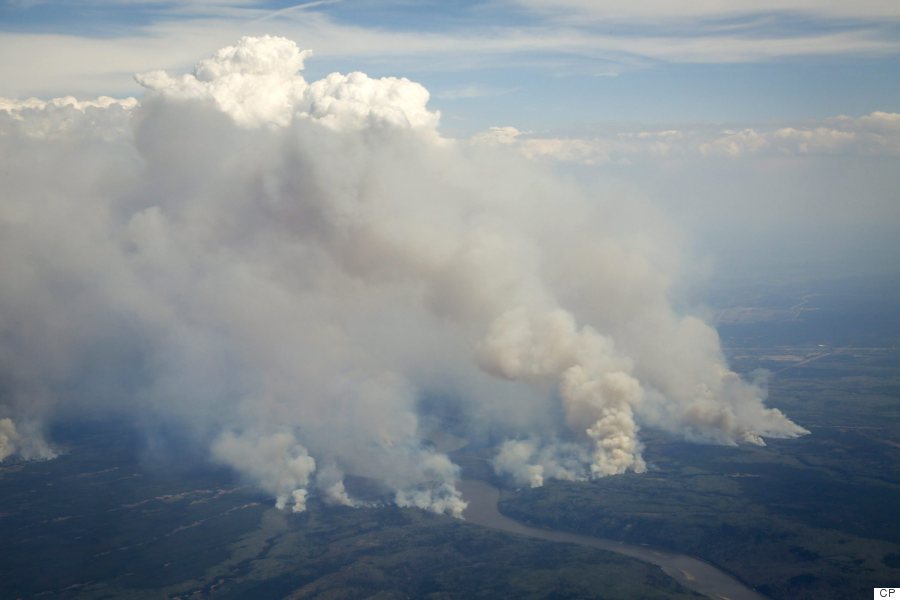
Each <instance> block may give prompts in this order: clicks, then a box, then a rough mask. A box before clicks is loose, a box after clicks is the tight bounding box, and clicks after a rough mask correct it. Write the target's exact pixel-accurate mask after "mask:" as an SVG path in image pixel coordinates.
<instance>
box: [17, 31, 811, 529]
mask: <svg viewBox="0 0 900 600" xmlns="http://www.w3.org/2000/svg"><path fill="white" fill-rule="evenodd" d="M308 55H309V54H308V52H302V51H300V50H299V48H298V47H297V46H296V45H295V44H294V43H293V42H291V41H288V40H286V39H283V38H276V37H261V38H243V39H241V40H240V41H239V42H238V44H236V45H235V46H230V47H228V48H224V49H223V50H220V51H219V52H217V53H216V54H215V55H214V56H213V57H212V58H210V59H207V60H204V61H202V62H200V63H199V64H198V65H197V67H196V68H195V69H194V71H193V73H191V74H187V75H181V76H174V75H170V74H167V73H164V72H151V73H149V74H144V75H140V76H138V80H139V81H140V82H141V83H142V84H143V85H144V86H145V87H146V88H147V93H146V95H145V96H144V98H143V99H142V100H141V101H140V104H139V105H138V104H137V103H136V102H135V101H132V100H127V101H121V102H118V101H108V100H99V101H97V102H93V103H90V102H87V103H85V102H81V103H79V102H74V101H73V102H69V101H66V100H63V101H55V102H49V103H46V104H40V103H36V102H31V103H30V104H29V102H24V103H22V102H15V101H5V102H4V104H2V106H3V109H2V111H0V115H3V119H2V120H0V125H2V129H0V132H2V133H0V148H2V151H3V153H4V156H9V157H10V162H9V164H8V165H7V166H8V167H9V168H8V170H7V171H6V172H5V173H4V178H5V182H4V183H5V186H4V188H5V193H4V196H3V203H2V205H0V211H2V212H0V228H2V235H0V267H2V273H3V285H2V286H0V326H2V329H3V336H2V337H0V340H2V341H0V385H2V388H0V390H2V395H0V398H2V399H3V409H2V414H4V415H9V417H7V418H6V420H4V421H3V422H2V423H3V425H2V427H3V432H4V433H3V434H4V436H5V437H4V438H3V442H2V444H3V445H2V447H3V448H4V450H3V452H5V453H6V454H7V455H10V454H12V453H16V452H18V453H19V454H22V455H25V453H24V452H23V451H22V450H21V449H20V448H21V447H22V446H20V442H19V437H17V436H18V435H19V434H17V433H16V430H15V428H13V426H12V423H13V420H15V422H16V423H19V422H34V423H38V422H40V420H41V419H44V420H47V419H64V418H67V417H69V416H71V415H77V414H79V413H80V411H82V410H84V409H85V408H91V409H93V410H109V411H116V412H117V413H120V414H121V413H124V414H132V413H141V414H147V413H158V414H159V415H162V416H164V417H165V418H167V419H173V420H176V421H177V422H179V423H181V424H183V425H184V427H185V428H186V429H187V430H188V431H190V432H191V433H192V434H193V435H195V436H196V438H197V439H198V440H200V441H201V442H203V443H205V444H208V447H209V448H210V455H211V457H212V458H213V459H214V460H217V461H219V462H221V463H224V464H227V465H230V466H232V467H233V468H235V469H236V470H237V471H239V472H240V473H242V474H244V475H245V476H246V477H248V478H249V479H250V480H252V481H254V482H256V483H257V484H258V485H259V486H260V487H261V488H262V489H264V490H266V491H267V492H269V493H271V494H272V495H273V496H274V497H275V498H276V504H277V505H278V506H280V507H284V508H291V509H292V510H294V511H302V510H304V509H305V507H306V504H307V502H308V501H309V499H310V498H311V497H314V496H317V497H319V498H321V499H322V500H324V501H325V502H328V503H332V504H340V505H349V506H352V505H356V504H358V503H359V502H360V501H359V500H357V499H354V498H353V497H352V495H351V494H350V493H349V492H348V489H347V487H345V486H344V483H343V477H344V474H347V475H353V476H359V477H367V478H370V479H372V480H375V481H378V482H380V484H381V485H382V486H383V487H384V488H385V489H386V490H387V491H389V492H390V495H391V497H392V498H393V501H394V502H395V503H396V504H397V505H399V506H415V507H419V508H423V509H428V510H432V511H436V512H442V513H447V514H451V515H455V516H460V515H461V514H462V511H463V509H464V508H465V502H464V500H463V499H462V497H461V495H460V493H459V491H458V489H457V487H456V483H457V481H458V479H459V477H460V470H459V467H458V466H457V465H455V464H454V463H453V461H452V460H451V459H450V457H448V456H447V455H446V454H444V453H442V452H440V451H438V450H436V449H435V448H434V447H433V446H432V445H431V444H429V443H426V441H425V440H424V439H423V436H425V435H426V433H427V432H426V430H428V429H433V428H434V427H435V425H434V422H433V421H434V419H435V418H436V417H435V414H437V415H440V414H441V413H442V411H441V410H435V409H434V406H435V403H437V404H440V405H442V406H443V408H446V409H448V410H449V411H450V412H453V413H454V414H459V415H461V417H460V419H461V423H462V424H463V425H462V427H463V428H464V429H465V434H466V435H469V436H472V437H475V436H478V435H479V434H481V433H485V432H489V433H490V434H491V435H494V436H500V437H501V438H503V437H505V438H506V439H507V441H506V442H505V443H502V444H501V445H500V446H499V448H498V454H497V459H496V461H495V466H496V468H497V470H498V471H499V472H502V473H508V474H510V475H512V476H513V478H514V479H516V480H518V481H522V482H524V483H527V484H529V485H539V484H541V483H542V482H543V481H544V479H545V478H548V477H550V478H553V477H556V478H564V479H583V478H590V477H602V476H607V475H614V474H618V473H623V472H626V471H635V472H641V471H643V470H644V469H645V467H646V466H645V463H644V460H643V458H642V444H641V441H640V428H641V427H642V426H652V427H658V428H662V429H666V430H668V431H671V432H673V433H675V434H678V435H681V436H684V437H686V438H688V439H696V440H704V441H711V442H718V443H726V444H734V443H741V442H751V443H761V442H762V438H763V437H767V436H768V437H794V436H797V435H801V434H803V433H806V432H805V430H804V429H803V428H801V427H799V426H797V425H795V424H794V423H792V422H791V421H790V420H789V419H788V418H787V417H785V416H784V415H783V414H781V413H780V412H779V411H777V410H774V409H770V408H767V407H765V405H764V401H765V391H764V389H763V388H762V387H761V386H760V385H757V384H755V383H752V382H746V381H744V380H742V379H741V378H740V377H739V376H738V375H736V374H735V373H734V372H733V371H731V370H730V369H729V368H728V365H727V363H726V361H725V359H724V357H723V355H722V352H721V348H720V345H719V340H718V337H717V336H716V333H715V331H714V330H713V329H712V328H711V327H710V326H709V325H707V324H706V323H704V322H703V321H701V320H700V319H698V318H696V317H692V316H690V315H684V314H680V313H679V312H678V311H676V310H675V309H674V308H673V307H672V305H671V303H670V300H669V294H670V287H671V285H672V282H673V281H674V280H675V279H677V275H678V265H677V260H675V259H674V258H673V257H675V256H676V255H677V252H676V251H675V250H676V249H675V248H674V247H673V245H672V243H671V242H670V241H669V238H668V236H667V235H666V233H665V229H663V228H659V227H657V225H656V223H655V221H654V219H651V218H648V214H647V213H646V212H645V211H642V210H635V208H634V206H632V205H630V204H627V203H622V202H619V201H618V200H617V199H616V198H614V197H609V198H606V197H601V198H598V197H592V196H591V195H589V194H588V193H587V192H586V191H585V190H584V189H582V188H580V187H578V186H577V185H575V184H574V183H572V182H570V181H567V180H564V179H562V178H560V177H558V176H556V175H555V174H554V173H553V172H552V170H549V169H544V168H542V167H539V166H535V165H534V164H531V163H528V162H527V161H524V160H523V159H522V158H521V157H519V156H517V155H516V153H515V152H511V151H510V150H509V148H508V147H507V146H509V144H502V143H501V144H487V145H486V144H483V143H472V142H469V141H454V140H449V139H446V138H443V137H441V135H440V133H439V131H438V129H437V126H438V122H439V115H438V114H437V113H436V112H434V111H432V110H430V109H429V108H428V106H427V101H428V92H427V91H426V90H425V89H424V88H423V87H422V86H421V85H419V84H416V83H413V82H410V81H408V80H406V79H400V78H391V77H386V78H381V79H374V78H370V77H368V76H366V75H364V74H362V73H350V74H346V75H345V74H337V73H336V74H332V75H328V76H327V77H325V78H323V79H321V80H319V81H315V82H311V83H310V82H307V81H306V80H305V79H304V78H303V77H302V76H301V75H300V74H299V73H297V71H298V70H299V69H301V68H302V66H303V63H304V60H305V59H306V58H307V57H308ZM504 136H505V137H506V138H507V139H513V140H515V139H516V138H517V135H516V134H515V132H505V133H504V132H500V138H503V137H504ZM662 137H664V138H668V137H677V136H672V135H669V134H667V135H665V136H662ZM445 405H447V406H445ZM429 406H430V407H431V408H427V407H429ZM451 409H452V410H451ZM424 411H431V413H429V414H428V415H426V414H423V412H424ZM425 417H427V419H426V418H425ZM426 421H427V422H428V425H427V427H426V426H425V423H426ZM437 421H438V426H439V425H440V418H439V417H437ZM456 433H459V431H457V432H456Z"/></svg>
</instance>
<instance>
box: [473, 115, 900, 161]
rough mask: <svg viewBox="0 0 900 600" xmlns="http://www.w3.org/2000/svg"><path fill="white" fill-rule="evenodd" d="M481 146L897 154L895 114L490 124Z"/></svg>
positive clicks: (611, 153)
mask: <svg viewBox="0 0 900 600" xmlns="http://www.w3.org/2000/svg"><path fill="white" fill-rule="evenodd" d="M471 141H472V142H473V143H475V144H480V145H488V146H490V145H504V146H509V147H513V148H515V149H517V150H518V151H519V152H521V153H522V154H523V155H524V156H526V157H528V158H530V159H547V160H553V161H559V162H573V163H580V164H585V165H600V164H608V163H614V164H628V163H630V162H632V161H647V160H658V159H665V158H673V159H684V158H697V157H731V158H739V157H742V156H748V155H771V156H817V155H857V156H897V155H900V114H897V113H888V112H873V113H871V114H869V115H865V116H862V117H847V116H839V117H833V118H830V119H825V120H824V121H822V122H820V123H818V124H812V125H810V124H804V125H796V126H785V127H772V128H767V129H763V128H758V127H757V128H753V127H746V128H743V129H737V130H735V129H727V130H718V131H716V130H710V129H709V128H708V127H702V128H694V129H690V128H686V129H681V130H678V129H663V130H657V131H635V132H612V133H609V134H607V135H603V136H593V137H586V138H577V137H565V138H563V137H544V136H540V135H537V134H529V133H523V132H520V131H519V130H518V129H516V128H515V127H509V126H507V127H492V128H490V129H488V130H486V131H483V132H480V133H478V134H476V135H474V136H472V138H471Z"/></svg>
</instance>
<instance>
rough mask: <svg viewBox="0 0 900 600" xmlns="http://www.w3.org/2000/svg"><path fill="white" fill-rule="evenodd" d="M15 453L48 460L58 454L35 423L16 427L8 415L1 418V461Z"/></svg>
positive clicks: (26, 458) (30, 458)
mask: <svg viewBox="0 0 900 600" xmlns="http://www.w3.org/2000/svg"><path fill="white" fill-rule="evenodd" d="M13 455H17V456H20V457H21V458H23V459H25V460H48V459H51V458H56V456H57V454H56V451H54V450H53V448H51V447H50V445H49V444H47V442H46V441H45V440H44V436H43V435H42V434H41V432H40V430H39V429H38V427H37V425H36V424H35V423H25V424H24V426H22V427H16V424H15V422H14V421H13V420H12V419H10V418H8V417H7V418H3V419H0V461H3V460H5V459H6V458H8V457H10V456H13Z"/></svg>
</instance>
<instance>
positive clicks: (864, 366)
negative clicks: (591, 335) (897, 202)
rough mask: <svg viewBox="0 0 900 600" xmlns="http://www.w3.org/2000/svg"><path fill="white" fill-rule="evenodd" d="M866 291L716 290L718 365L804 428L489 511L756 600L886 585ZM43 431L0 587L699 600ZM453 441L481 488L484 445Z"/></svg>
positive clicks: (899, 413) (889, 574)
mask: <svg viewBox="0 0 900 600" xmlns="http://www.w3.org/2000/svg"><path fill="white" fill-rule="evenodd" d="M864 291H865V290H864ZM867 293H868V292H867ZM885 297H887V298H888V299H889V298H891V297H895V296H891V295H890V294H887V296H884V295H877V296H873V298H874V299H875V300H874V302H875V304H876V306H874V307H873V306H870V305H866V306H868V308H867V309H866V310H865V311H861V310H860V309H859V306H858V305H859V302H860V300H859V298H857V296H854V295H852V294H851V295H849V296H841V295H840V294H837V295H835V294H831V295H829V293H828V292H827V290H826V291H825V292H823V291H821V289H819V290H818V291H817V290H816V289H813V290H809V289H806V288H804V287H803V286H800V285H797V286H786V287H785V288H784V289H780V290H775V291H774V292H770V293H767V294H757V295H753V296H751V297H749V299H748V297H747V295H746V294H743V293H738V294H735V296H734V297H733V298H723V299H720V305H721V306H722V307H723V308H721V309H720V311H719V313H718V314H719V315H720V318H721V322H720V331H721V333H722V337H723V340H724V342H725V346H726V348H727V351H728V352H729V357H730V359H731V361H732V364H733V365H734V366H735V368H737V369H738V370H739V371H741V372H745V373H750V372H752V371H754V370H756V369H759V368H764V369H767V370H768V371H769V372H770V373H772V376H771V379H770V396H771V399H770V404H771V405H774V406H778V407H780V408H783V409H784V410H785V411H786V412H787V413H788V414H789V415H790V417H791V418H792V419H794V420H796V421H797V422H798V423H800V424H802V425H803V426H805V427H806V428H808V429H809V430H810V431H811V432H812V434H811V435H809V436H806V437H803V438H800V439H796V440H773V441H771V442H770V443H769V445H768V446H766V447H752V446H741V447H722V446H711V445H698V444H690V443H686V442H683V441H679V440H675V439H672V438H671V437H670V436H667V435H664V434H662V433H659V432H653V431H644V432H642V433H643V438H644V440H645V442H646V444H647V449H646V457H647V459H648V462H649V464H650V470H649V472H648V473H646V474H643V475H631V474H629V475H625V476H617V477H609V478H605V479H602V480H598V481H595V482H592V483H578V484H574V483H563V482H549V483H548V485H546V486H545V487H543V488H540V489H533V490H532V489H519V490H514V489H512V488H509V489H508V490H507V491H506V492H504V495H503V496H502V498H501V510H502V511H503V512H504V513H505V514H506V515H508V516H511V517H514V518H515V519H518V520H521V521H523V522H526V523H530V524H532V525H537V526H542V527H551V528H555V529H559V530H563V531H571V532H576V533H579V534H588V535H595V536H599V537H605V538H612V539H618V540H624V541H628V542H631V543H634V544H650V545H652V546H657V547H660V548H668V549H670V550H672V551H675V552H679V553H683V554H688V555H692V556H696V557H700V558H702V559H704V560H706V561H708V562H710V563H712V564H714V565H716V566H717V567H719V568H721V569H722V570H724V571H726V572H728V573H730V574H732V575H733V576H735V577H736V578H738V579H739V580H740V581H742V582H743V583H744V584H746V585H747V586H749V587H752V588H754V589H756V590H757V591H759V592H761V593H762V594H764V595H766V596H769V597H772V598H775V599H781V598H784V599H788V598H791V599H793V598H810V599H812V598H835V599H837V598H857V597H868V594H870V593H871V592H870V591H869V588H871V587H874V586H896V585H898V584H900V543H898V542H900V516H898V506H900V502H898V498H900V351H898V346H900V343H898V341H900V335H898V331H900V327H898V325H897V323H898V322H897V320H896V314H895V313H896V311H897V309H896V308H895V307H896V306H897V305H898V304H896V303H892V302H890V301H887V300H884V298H885ZM879 303H880V304H879ZM876 325H877V326H876ZM52 435H53V439H54V441H55V443H56V444H57V445H59V446H61V447H62V448H63V449H64V453H63V454H62V455H61V456H60V457H59V458H57V459H56V460H52V461H46V462H32V463H21V462H18V463H16V462H9V461H7V462H6V463H3V465H2V466H0V539H2V540H3V550H2V554H0V597H2V598H19V597H21V598H75V597H78V598H114V597H115V598H119V597H128V598H166V597H170V598H205V597H215V598H248V597H249V598H280V597H290V598H312V597H316V598H363V597H373V598H433V599H438V598H623V599H625V598H698V597H699V596H697V595H695V594H694V593H693V592H690V591H688V590H687V589H685V588H683V587H681V586H680V585H679V584H677V583H676V582H675V580H673V579H671V578H670V577H668V576H666V575H665V574H664V573H663V572H662V571H661V570H660V569H659V568H657V567H654V566H652V565H648V564H645V563H642V562H639V561H636V560H633V559H630V558H627V557H623V556H620V555H616V554H612V553H609V552H605V551H603V550H598V549H593V548H585V547H579V546H576V545H571V544H560V543H551V542H547V541H540V540H527V539H523V538H521V537H515V536H511V535H508V534H505V533H502V532H496V531H491V530H487V529H484V528H481V527H478V526H476V525H473V524H468V523H462V522H459V521H456V520H454V519H451V518H448V517H440V516H436V515H432V514H428V513H424V512H421V511H418V510H402V509H397V508H394V507H390V506H381V507H373V508H366V509H347V508H330V507H325V506H322V505H320V504H319V503H317V502H316V501H315V500H313V501H311V503H310V508H309V511H308V512H306V513H304V514H300V515H293V514H287V513H284V512H281V511H277V510H275V509H274V508H272V506H271V504H272V501H271V498H268V497H266V496H265V495H263V494H260V493H259V492H258V491H256V490H254V488H253V487H251V486H248V485H246V484H245V483H244V482H242V481H240V480H237V479H235V477H234V475H233V474H232V473H230V472H228V471H224V470H218V469H215V468H211V467H209V466H208V465H204V464H203V461H202V460H201V459H200V458H199V457H200V456H201V455H202V451H196V452H192V451H191V450H190V449H189V448H186V449H183V450H179V451H175V450H174V449H173V448H177V447H179V446H177V445H175V446H173V445H172V444H168V443H165V442H164V441H162V442H161V441H160V440H159V439H156V438H154V437H153V436H151V437H149V438H148V437H147V436H146V435H145V434H141V435H138V434H137V433H136V432H135V431H134V429H133V428H132V427H131V426H130V425H127V424H125V423H122V422H116V421H110V420H102V421H99V420H98V421H90V420H83V421H81V422H78V423H70V424H69V425H67V426H57V427H55V429H54V431H53V432H52ZM162 437H163V438H164V437H165V436H162ZM456 454H457V455H458V456H457V458H458V459H460V461H461V463H462V464H463V465H464V469H465V470H466V473H467V476H469V477H475V478H483V479H490V480H493V481H495V482H496V480H494V479H493V477H492V475H491V474H490V472H489V470H488V469H487V468H486V462H485V458H488V457H489V456H488V454H487V450H485V449H483V448H482V449H478V448H477V447H475V448H464V449H462V450H459V451H458V452H457V453H456ZM356 484H357V485H359V486H365V482H356Z"/></svg>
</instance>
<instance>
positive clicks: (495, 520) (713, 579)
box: [459, 479, 766, 600]
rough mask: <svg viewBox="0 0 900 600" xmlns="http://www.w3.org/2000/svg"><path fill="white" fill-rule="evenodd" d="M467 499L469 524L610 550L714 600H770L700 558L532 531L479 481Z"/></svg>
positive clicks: (469, 485) (470, 484)
mask: <svg viewBox="0 0 900 600" xmlns="http://www.w3.org/2000/svg"><path fill="white" fill-rule="evenodd" d="M459 489H460V491H462V494H463V497H464V498H465V499H466V501H467V502H468V503H469V506H468V508H466V511H465V513H464V515H463V516H464V517H465V519H466V521H468V522H469V523H474V524H475V525H481V526H482V527H488V528H490V529H496V530H498V531H505V532H507V533H512V534H515V535H522V536H526V537H532V538H538V539H541V540H546V541H548V542H559V543H562V544H578V545H580V546H589V547H591V548H600V549H601V550H609V551H610V552H616V553H617V554H623V555H625V556H630V557H631V558H636V559H638V560H640V561H643V562H647V563H651V564H654V565H656V566H658V567H660V568H661V569H662V570H663V571H664V572H665V573H666V574H667V575H669V576H670V577H672V578H673V579H675V580H676V581H678V582H679V583H680V584H681V585H683V586H684V587H686V588H688V589H691V590H693V591H695V592H697V593H700V594H703V595H704V596H708V597H710V598H716V599H719V600H721V599H726V600H766V597H765V596H763V595H761V594H759V593H758V592H755V591H753V590H752V589H750V588H749V587H747V586H745V585H744V584H742V583H741V582H740V581H738V580H737V579H735V578H734V577H732V576H731V575H729V574H727V573H725V572H724V571H721V570H719V569H717V568H716V567H714V566H712V565H711V564H709V563H707V562H704V561H702V560H700V559H698V558H693V557H690V556H686V555H684V554H676V553H674V552H669V551H667V550H658V549H655V548H651V547H649V546H639V545H636V544H626V543H623V542H617V541H615V540H608V539H604V538H596V537H591V536H587V535H578V534H576V533H567V532H564V531H555V530H552V529H541V528H538V527H531V526H529V525H525V524H524V523H520V522H518V521H514V520H513V519H510V518H509V517H506V516H504V515H502V514H500V511H499V510H498V509H497V501H498V500H499V499H500V490H498V489H497V488H495V487H494V486H492V485H490V484H488V483H486V482H484V481H478V480H475V479H464V480H463V481H462V482H461V483H460V484H459Z"/></svg>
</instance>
